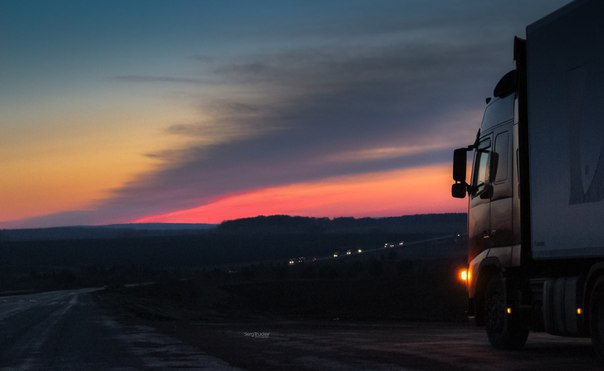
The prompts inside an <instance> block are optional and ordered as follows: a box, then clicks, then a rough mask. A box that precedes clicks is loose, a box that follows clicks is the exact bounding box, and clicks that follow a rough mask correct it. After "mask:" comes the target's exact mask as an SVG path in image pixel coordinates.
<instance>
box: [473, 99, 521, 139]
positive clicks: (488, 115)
mask: <svg viewBox="0 0 604 371" xmlns="http://www.w3.org/2000/svg"><path fill="white" fill-rule="evenodd" d="M515 97H516V96H515V95H514V94H511V95H508V96H507V97H505V98H495V99H494V100H493V102H491V103H490V104H489V105H488V106H487V109H486V110H485V111H484V117H483V119H482V125H481V127H482V131H483V132H485V131H486V130H488V129H490V128H492V127H494V126H496V125H498V124H501V123H502V122H506V121H509V120H513V119H514V99H515Z"/></svg>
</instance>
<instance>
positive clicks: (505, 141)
mask: <svg viewBox="0 0 604 371" xmlns="http://www.w3.org/2000/svg"><path fill="white" fill-rule="evenodd" d="M509 146H510V134H509V133H508V132H507V131H506V132H504V133H501V134H498V135H497V137H495V152H496V153H497V154H498V155H499V160H498V164H497V174H496V175H495V183H503V182H505V181H506V180H507V178H508V163H509V162H508V156H509Z"/></svg>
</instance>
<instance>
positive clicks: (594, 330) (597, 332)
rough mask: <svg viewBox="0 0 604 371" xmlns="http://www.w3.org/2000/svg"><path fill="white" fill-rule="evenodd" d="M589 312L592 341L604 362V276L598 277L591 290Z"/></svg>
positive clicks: (597, 353)
mask: <svg viewBox="0 0 604 371" xmlns="http://www.w3.org/2000/svg"><path fill="white" fill-rule="evenodd" d="M589 313H590V314H589V330H590V331H591V342H592V344H593V347H594V351H595V352H596V355H597V356H598V358H599V359H600V362H602V363H604V277H600V278H598V280H597V281H596V283H595V284H594V287H593V289H592V290H591V300H590V310H589Z"/></svg>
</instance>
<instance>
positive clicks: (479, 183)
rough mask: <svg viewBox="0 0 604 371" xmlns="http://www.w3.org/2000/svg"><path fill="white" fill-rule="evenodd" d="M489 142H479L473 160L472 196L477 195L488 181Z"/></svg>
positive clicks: (488, 140)
mask: <svg viewBox="0 0 604 371" xmlns="http://www.w3.org/2000/svg"><path fill="white" fill-rule="evenodd" d="M490 150H491V140H490V139H487V140H484V141H482V142H480V144H479V146H478V150H477V151H476V157H475V159H474V173H473V178H474V179H473V180H472V185H473V186H474V189H475V192H474V195H475V196H476V195H479V194H480V193H481V192H482V191H483V190H484V187H485V184H486V183H487V181H488V180H489V157H490V153H491V151H490Z"/></svg>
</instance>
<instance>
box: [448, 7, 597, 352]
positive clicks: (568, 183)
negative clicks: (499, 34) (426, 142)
mask: <svg viewBox="0 0 604 371" xmlns="http://www.w3.org/2000/svg"><path fill="white" fill-rule="evenodd" d="M513 60H514V69H513V70H512V71H510V72H508V73H506V74H505V75H503V77H502V78H501V79H500V80H499V82H498V83H497V84H496V85H495V88H494V91H493V96H492V97H490V98H487V105H486V108H485V112H484V116H483V120H482V124H481V126H480V129H479V131H478V133H477V135H476V138H475V140H474V141H473V143H472V144H471V145H468V146H467V147H463V148H459V149H456V150H455V151H454V154H453V180H454V184H453V186H452V189H451V193H452V196H453V197H456V198H464V197H466V196H468V198H469V200H468V238H467V241H468V243H467V244H468V267H467V272H465V273H464V274H463V277H464V279H465V280H466V287H467V296H468V316H469V317H470V318H473V319H474V320H475V322H476V324H478V325H483V326H485V328H486V332H487V335H488V339H489V341H490V343H491V344H492V345H493V346H494V347H496V348H505V349H517V348H521V347H523V346H524V344H525V343H526V341H527V336H528V334H529V331H546V332H548V333H550V334H555V335H562V336H573V337H591V339H592V343H593V347H594V350H595V351H596V354H597V355H598V356H599V357H600V359H602V358H604V1H601V0H575V1H573V2H571V3H569V4H567V5H565V6H563V7H562V8H560V9H558V10H556V11H554V12H553V13H551V14H549V15H547V16H545V17H543V18H542V19H540V20H538V21H536V22H534V23H532V24H530V25H528V26H527V27H526V36H525V39H521V38H518V37H516V38H515V39H514V48H513ZM469 153H470V154H471V156H472V157H473V161H472V166H471V170H470V171H469V173H470V174H468V171H467V168H469V166H467V165H468V164H467V161H468V154H469Z"/></svg>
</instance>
